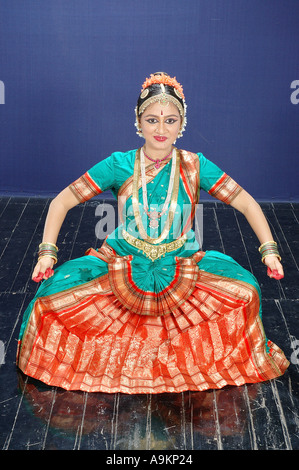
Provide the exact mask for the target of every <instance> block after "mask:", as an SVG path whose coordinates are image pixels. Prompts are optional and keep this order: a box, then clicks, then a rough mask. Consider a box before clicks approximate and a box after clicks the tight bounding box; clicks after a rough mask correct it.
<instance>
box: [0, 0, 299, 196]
mask: <svg viewBox="0 0 299 470" xmlns="http://www.w3.org/2000/svg"><path fill="white" fill-rule="evenodd" d="M298 17H299V1H298V0H171V1H170V0H150V1H149V0H64V1H61V0H48V1H42V0H40V1H37V0H26V1H24V0H1V1H0V40H1V43H0V48H1V49H0V95H1V96H0V103H1V105H0V118H1V122H0V128H1V157H0V158H1V161H0V164H1V174H0V190H1V191H2V192H8V193H15V194H16V193H26V194H36V195H39V194H43V195H48V194H50V195H52V194H53V193H54V194H55V193H57V192H59V191H60V190H61V189H63V188H64V187H65V186H66V185H68V184H69V183H70V182H72V181H73V180H74V179H76V178H77V177H79V176H80V175H81V174H82V173H84V172H85V171H86V170H87V169H88V168H90V167H91V166H93V165H94V164H95V163H96V162H97V161H99V160H101V159H103V158H105V157H106V156H108V155H110V154H111V153H112V152H113V151H115V150H121V151H125V150H127V149H132V148H137V147H138V146H139V145H140V144H141V143H142V142H143V141H142V140H141V139H140V138H139V137H138V136H137V135H136V134H135V131H136V129H135V127H134V107H135V104H136V100H137V95H138V93H139V91H140V89H141V85H142V83H143V81H144V79H145V78H146V77H147V76H149V75H150V73H152V72H155V71H159V70H163V71H166V72H167V73H169V74H170V75H173V76H176V77H177V79H178V81H179V82H181V83H182V84H183V86H184V92H185V95H186V101H187V104H188V125H187V130H186V132H185V135H184V137H183V138H182V139H180V140H179V141H178V142H177V144H178V146H179V147H181V148H185V149H187V150H191V151H194V152H203V154H204V155H205V156H206V157H207V158H209V159H211V160H212V161H214V162H215V163H217V164H218V165H219V166H220V167H221V168H222V169H223V170H225V171H226V172H227V173H228V174H230V175H231V176H232V177H233V178H234V179H236V180H237V181H238V182H239V183H240V184H241V185H242V186H243V187H245V188H246V189H247V190H248V191H249V192H250V193H251V194H252V195H253V196H254V197H255V198H256V199H257V200H260V201H263V200H271V201H298V200H299V191H298V163H297V161H298V148H299V145H298V144H299V126H298V124H299V33H298V32H299V23H298Z"/></svg>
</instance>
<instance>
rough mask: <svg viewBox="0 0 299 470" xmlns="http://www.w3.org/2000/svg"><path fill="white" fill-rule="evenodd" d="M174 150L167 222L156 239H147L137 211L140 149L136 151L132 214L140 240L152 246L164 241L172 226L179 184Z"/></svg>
mask: <svg viewBox="0 0 299 470" xmlns="http://www.w3.org/2000/svg"><path fill="white" fill-rule="evenodd" d="M175 150H176V168H175V175H174V182H173V190H172V196H171V201H170V206H169V210H168V216H167V220H166V222H165V225H164V228H163V230H162V233H161V235H160V236H159V237H158V238H152V237H149V236H148V234H147V233H146V230H145V229H144V226H143V223H142V219H141V215H140V209H139V192H138V183H139V175H140V149H138V150H137V152H136V157H135V164H134V174H133V195H132V205H133V212H134V217H135V221H136V225H137V228H138V231H139V233H140V235H141V238H142V239H143V240H145V241H147V242H148V243H152V244H153V245H157V244H158V243H160V242H161V241H163V240H165V238H166V237H167V235H168V233H169V230H170V228H171V226H172V223H173V219H174V213H175V210H176V206H177V199H178V193H179V183H180V152H179V151H178V149H175Z"/></svg>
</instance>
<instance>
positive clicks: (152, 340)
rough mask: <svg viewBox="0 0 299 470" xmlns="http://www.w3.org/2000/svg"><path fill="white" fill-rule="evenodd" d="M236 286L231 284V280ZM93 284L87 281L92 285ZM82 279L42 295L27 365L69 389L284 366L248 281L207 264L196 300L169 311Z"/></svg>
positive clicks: (211, 379) (181, 385)
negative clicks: (92, 290) (149, 308)
mask: <svg viewBox="0 0 299 470" xmlns="http://www.w3.org/2000/svg"><path fill="white" fill-rule="evenodd" d="M229 285H230V292H228V286H229ZM85 287H86V286H85ZM83 290H84V288H83V287H77V288H74V289H72V291H73V292H72V295H70V294H71V293H70V292H66V293H65V298H66V300H67V299H68V301H69V299H70V297H75V298H78V301H77V302H75V303H72V302H70V301H69V305H63V304H64V303H65V304H66V303H67V302H64V301H63V299H62V294H59V295H53V296H49V297H47V298H44V299H43V298H42V299H38V300H37V301H36V302H35V305H34V308H33V310H32V313H31V315H30V319H29V322H28V325H27V328H26V331H25V334H24V338H23V341H22V345H21V350H20V357H19V367H20V368H21V369H22V370H23V372H24V373H26V374H27V375H29V376H32V377H35V378H36V379H39V380H41V381H43V382H45V383H47V384H49V385H55V386H58V387H62V388H64V389H67V390H84V391H88V392H93V391H94V392H95V391H101V392H105V393H116V392H123V393H161V392H181V391H184V390H199V391H200V390H206V389H209V388H222V387H224V386H226V385H237V386H240V385H242V384H244V383H255V382H260V381H264V380H268V379H271V378H274V377H277V376H279V375H281V374H282V373H283V372H284V370H285V369H286V367H287V366H288V361H287V360H286V358H285V356H284V354H283V353H282V351H281V350H280V349H279V348H278V347H277V346H275V345H273V343H271V350H272V352H271V353H270V352H267V350H266V347H265V345H266V338H265V333H264V330H263V326H262V322H261V318H260V316H259V315H258V314H257V312H258V307H259V296H258V293H257V291H256V289H255V288H254V287H253V286H252V285H250V284H248V283H245V282H243V281H237V282H236V281H234V283H232V282H231V280H230V279H227V278H224V277H222V276H218V275H214V274H211V273H206V272H204V271H199V275H198V281H197V282H196V285H195V288H194V290H193V292H192V294H191V295H189V296H188V299H187V300H185V301H184V302H183V303H182V304H181V305H180V306H179V307H178V308H173V310H172V311H171V312H169V313H167V314H165V315H163V316H162V315H160V316H153V315H140V314H138V313H134V312H133V311H132V310H129V309H127V308H126V307H125V306H124V305H123V304H122V302H120V300H119V299H117V297H116V296H115V295H114V294H113V293H111V294H109V295H107V294H103V295H99V294H91V295H89V296H88V295H87V296H86V297H84V299H82V291H83Z"/></svg>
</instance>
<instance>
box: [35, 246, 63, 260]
mask: <svg viewBox="0 0 299 470" xmlns="http://www.w3.org/2000/svg"><path fill="white" fill-rule="evenodd" d="M57 252H58V248H57V246H56V245H54V243H41V244H40V245H39V250H38V261H39V260H40V259H41V258H43V257H44V256H49V257H50V258H52V259H53V260H54V264H56V263H57Z"/></svg>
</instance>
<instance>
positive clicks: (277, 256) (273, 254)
mask: <svg viewBox="0 0 299 470" xmlns="http://www.w3.org/2000/svg"><path fill="white" fill-rule="evenodd" d="M267 256H276V258H278V260H279V261H281V256H280V255H278V254H276V253H272V254H271V253H269V254H268V255H265V256H263V258H262V263H264V259H265V258H266V257H267ZM264 264H265V263H264Z"/></svg>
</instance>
